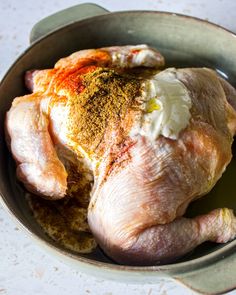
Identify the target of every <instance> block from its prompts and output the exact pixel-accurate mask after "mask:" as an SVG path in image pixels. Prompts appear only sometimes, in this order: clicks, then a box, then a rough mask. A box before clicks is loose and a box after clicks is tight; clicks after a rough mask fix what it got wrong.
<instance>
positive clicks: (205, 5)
mask: <svg viewBox="0 0 236 295" xmlns="http://www.w3.org/2000/svg"><path fill="white" fill-rule="evenodd" d="M83 2H84V1H78V0H77V1H76V0H50V1H49V0H48V1H38V0H21V1H18V0H5V1H4V0H1V1H0V79H1V78H2V76H3V75H4V73H5V72H6V70H7V69H8V67H9V66H10V65H11V63H13V61H14V60H15V59H16V57H17V56H18V55H19V54H20V53H21V52H22V51H23V50H24V49H25V48H26V47H27V46H28V37H29V33H30V30H31V28H32V26H33V25H34V24H35V23H36V22H37V21H39V20H40V19H42V18H43V17H45V16H48V15H50V14H52V13H54V12H56V11H59V10H61V9H63V8H66V7H69V6H72V5H76V4H79V3H83ZM88 2H94V3H97V4H99V5H101V6H103V7H104V8H107V9H108V10H110V11H117V10H134V9H139V10H164V11H171V12H178V13H183V14H187V15H193V16H197V17H200V18H203V19H207V20H209V21H212V22H215V23H217V24H220V25H222V26H224V27H226V28H228V29H230V30H232V31H234V32H236V1H234V0H221V1H220V0H214V1H213V0H212V1H209V0H208V1H204V0H189V1H187V0H184V1H183V0H182V1H173V0H159V1H154V0H146V1H145V0H132V1H131V0H129V1H128V0H119V1H116V0H97V1H88ZM216 283H217V282H216ZM5 294H8V295H21V294H22V295H23V294H24V295H33V294H34V295H39V294H40V295H54V294H58V295H67V294H70V295H78V294H79V295H82V294H86V295H89V294H102V295H120V294H122V295H144V294H145V295H154V294H158V295H167V294H168V295H178V294H181V295H190V294H195V293H194V292H193V291H190V290H189V289H186V288H185V287H182V286H180V285H178V284H177V283H176V282H174V281H171V280H167V279H160V280H159V283H156V284H155V285H150V284H145V285H133V284H124V283H116V282H111V281H106V280H101V279H98V278H96V277H92V276H89V275H86V274H83V273H80V272H78V271H75V270H73V269H71V268H70V267H68V266H67V265H64V264H62V263H60V262H58V261H57V260H55V258H53V257H51V256H49V255H48V254H47V253H45V252H42V250H41V249H40V248H39V247H38V246H36V245H34V243H33V242H32V240H31V239H30V238H29V237H28V236H27V235H26V234H25V232H22V231H21V230H19V228H18V227H17V226H16V225H15V224H14V222H13V221H12V220H11V218H10V216H9V215H8V214H7V213H6V212H5V211H4V210H3V208H2V207H1V206H0V295H5ZM230 294H236V291H232V292H231V293H230Z"/></svg>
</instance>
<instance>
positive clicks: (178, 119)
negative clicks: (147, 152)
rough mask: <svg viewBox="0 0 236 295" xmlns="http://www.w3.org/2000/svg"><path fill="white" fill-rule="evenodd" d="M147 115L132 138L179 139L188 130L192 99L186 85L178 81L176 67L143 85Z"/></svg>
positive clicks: (136, 128) (134, 130) (135, 128)
mask: <svg viewBox="0 0 236 295" xmlns="http://www.w3.org/2000/svg"><path fill="white" fill-rule="evenodd" d="M143 97H144V101H145V102H144V104H145V106H144V107H143V108H144V113H143V116H142V118H141V122H139V126H137V125H136V126H134V128H133V129H132V131H131V134H130V135H131V136H132V137H133V136H136V135H138V134H141V135H143V136H145V137H148V138H149V139H151V140H155V139H157V138H158V136H160V135H163V136H165V137H167V138H171V139H177V138H178V135H179V132H180V131H181V130H183V129H184V128H186V127H187V125H188V123H189V120H190V117H191V114H190V109H191V106H192V101H191V98H190V96H189V94H188V90H187V89H186V87H185V85H184V84H183V83H181V82H180V81H179V80H178V79H177V78H176V70H175V69H174V68H170V69H167V70H165V71H162V72H160V73H158V74H156V75H155V76H153V77H152V79H150V80H148V81H145V82H144V84H143Z"/></svg>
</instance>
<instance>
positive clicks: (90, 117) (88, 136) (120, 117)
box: [6, 45, 236, 265]
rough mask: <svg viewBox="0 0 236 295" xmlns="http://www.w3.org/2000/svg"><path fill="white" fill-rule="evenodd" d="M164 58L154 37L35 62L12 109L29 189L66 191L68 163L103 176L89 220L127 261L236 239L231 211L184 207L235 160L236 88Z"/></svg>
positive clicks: (13, 142) (150, 261)
mask: <svg viewBox="0 0 236 295" xmlns="http://www.w3.org/2000/svg"><path fill="white" fill-rule="evenodd" d="M163 66H164V58H163V57H162V55H161V54H160V53H159V52H158V51H157V50H155V49H152V48H150V47H148V46H146V45H137V46H121V47H108V48H101V49H94V50H82V51H79V52H76V53H74V54H72V55H71V56H69V57H66V58H63V59H61V60H59V61H58V62H57V63H56V65H55V67H54V68H53V69H49V70H34V71H29V72H27V74H26V85H27V87H28V89H30V90H31V91H32V94H29V95H26V96H23V97H18V98H15V100H14V101H13V103H12V107H11V109H10V110H9V112H8V113H7V116H6V135H7V136H6V137H7V141H8V144H9V146H10V149H11V152H12V154H13V157H14V158H15V160H16V164H17V176H18V178H19V179H20V180H21V181H22V182H23V183H24V185H25V187H26V188H27V189H28V190H29V191H31V192H34V193H36V194H38V195H40V196H42V197H44V198H47V199H51V200H55V199H60V198H63V197H65V196H66V195H67V190H68V186H69V184H68V165H66V163H67V161H71V162H73V163H80V164H82V165H83V167H84V169H85V171H87V173H88V175H90V181H92V182H93V188H92V191H91V200H90V204H89V207H88V222H89V226H90V229H91V231H92V233H93V235H94V237H95V239H96V240H97V242H98V244H99V245H100V246H101V248H102V249H103V250H104V252H105V253H106V254H107V255H108V256H109V257H111V258H112V259H114V260H115V261H116V262H118V263H122V264H131V265H156V264H160V263H168V262H171V261H174V260H175V259H177V258H178V257H181V256H183V255H184V254H186V253H188V252H189V251H191V250H193V249H194V248H195V247H196V246H197V245H199V244H201V243H203V242H204V241H213V242H217V243H225V242H228V241H230V240H232V239H234V238H235V237H236V218H235V216H234V214H233V211H232V210H230V209H227V208H222V209H220V208H218V209H215V210H213V211H212V212H209V213H208V214H206V215H201V216H198V217H196V218H193V219H189V218H185V217H183V215H184V214H185V212H186V209H187V207H188V205H189V204H190V202H192V201H193V200H195V199H197V198H199V197H201V196H203V195H205V194H206V193H208V192H209V191H210V190H211V189H212V187H213V186H214V185H215V184H216V182H217V181H218V180H219V178H220V177H221V175H222V173H223V172H224V170H225V169H226V166H227V165H228V164H229V162H230V160H231V158H232V153H231V146H232V142H233V136H234V134H235V132H236V110H235V107H236V91H235V89H234V88H233V87H232V86H231V85H230V84H229V83H228V82H226V81H225V80H223V79H221V78H220V77H219V76H218V75H217V74H216V73H215V72H214V71H213V70H210V69H207V68H186V69H175V68H169V69H165V70H163V71H161V69H162V68H163ZM68 155H69V156H68ZM68 159H69V160H68Z"/></svg>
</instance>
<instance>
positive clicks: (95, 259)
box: [0, 4, 236, 294]
mask: <svg viewBox="0 0 236 295" xmlns="http://www.w3.org/2000/svg"><path fill="white" fill-rule="evenodd" d="M30 42H31V45H30V46H29V48H28V49H27V50H26V51H25V52H24V53H23V54H22V55H21V56H20V57H19V58H18V59H17V60H16V61H15V63H14V64H13V65H12V67H11V68H10V69H9V71H8V72H7V74H6V75H5V77H4V78H3V80H2V82H1V84H0V192H1V198H0V199H1V203H2V204H3V206H4V207H5V208H6V209H7V210H8V211H9V212H10V213H11V215H12V216H13V217H14V219H15V220H17V221H18V222H19V223H20V224H21V226H22V228H23V229H24V230H26V231H27V232H28V233H29V234H30V236H31V237H32V238H33V239H34V241H35V242H37V243H38V244H39V245H40V246H41V247H44V248H45V249H46V251H47V252H50V253H51V254H52V255H54V256H56V257H59V258H60V260H62V261H67V262H68V263H69V264H70V265H73V267H76V268H78V269H79V270H82V271H85V272H88V273H90V274H94V275H96V276H102V277H103V278H109V279H116V280H119V281H128V282H139V283H144V282H145V283H155V282H156V281H157V279H158V277H159V276H168V277H171V278H173V279H175V280H177V281H180V282H182V283H183V284H185V285H186V286H188V287H190V288H192V289H194V290H196V291H198V292H200V293H204V294H205V293H207V294H219V293H222V292H224V291H227V290H231V289H233V288H235V286H236V253H235V252H236V251H235V250H236V241H232V242H230V243H228V244H224V245H219V244H214V243H205V244H203V245H201V246H199V247H198V248H196V249H195V250H194V251H193V252H192V253H190V254H189V255H187V256H185V257H184V258H182V259H181V260H179V261H177V262H175V263H173V264H168V265H162V266H153V267H133V266H122V265H118V264H115V263H113V262H112V261H110V260H109V259H108V258H107V257H105V256H104V255H103V254H102V252H101V251H99V250H97V251H95V252H94V253H93V254H89V255H78V254H75V253H73V252H71V251H69V250H65V249H63V248H61V247H60V246H58V245H57V244H56V243H55V242H53V241H52V240H51V239H50V238H48V237H47V236H46V235H45V234H44V232H43V231H42V230H41V228H40V227H39V226H38V224H37V223H36V222H35V220H34V219H33V217H32V215H31V213H30V210H29V207H28V205H27V202H26V200H25V198H24V193H25V191H24V189H22V186H20V185H19V184H18V182H17V181H16V178H15V165H14V161H13V160H12V158H11V155H10V154H9V152H8V150H7V147H6V144H5V140H4V117H5V114H6V111H7V110H8V109H9V108H10V106H11V102H12V100H13V99H14V98H15V97H16V96H20V95H23V94H25V92H26V89H25V87H24V83H23V76H24V73H25V71H26V70H28V69H33V68H48V67H52V66H53V64H54V63H55V62H56V61H57V60H58V59H59V58H61V57H64V56H67V55H69V54H70V53H72V52H74V51H78V50H80V49H85V48H97V47H104V46H111V45H127V44H143V43H146V44H148V45H150V46H153V47H156V48H157V49H158V50H160V52H161V53H162V54H163V55H164V56H165V58H166V61H167V66H175V67H186V66H188V67H189V66H193V67H202V66H205V67H210V68H213V69H215V70H216V71H218V73H219V74H220V75H222V76H223V77H224V78H226V79H228V80H229V82H230V83H232V84H233V85H235V86H236V36H235V35H234V34H233V33H231V32H229V31H227V30H225V29H223V28H221V27H219V26H216V25H214V24H211V23H209V22H206V21H203V20H200V19H196V18H192V17H187V16H183V15H177V14H172V13H166V12H156V11H128V12H115V13H109V12H108V11H107V10H105V9H103V8H101V7H99V6H96V5H94V4H83V5H79V6H76V7H72V8H70V9H67V10H65V11H62V12H59V13H57V14H55V15H52V16H50V17H48V18H46V19H44V20H42V21H41V22H39V23H38V24H36V25H35V27H34V28H33V30H32V32H31V36H30ZM233 150H234V148H233ZM235 179H236V163H235V159H233V161H232V163H231V164H230V165H229V167H228V168H227V170H226V172H225V173H224V175H223V177H222V178H221V180H220V181H219V182H218V183H217V185H216V186H215V188H214V189H213V190H212V192H211V193H210V194H209V195H208V196H205V197H204V198H202V199H201V200H199V201H196V202H195V203H193V204H192V205H191V206H190V208H189V209H188V212H187V214H188V215H189V216H194V215H196V214H200V213H205V212H208V211H209V210H210V209H212V208H217V207H224V206H226V207H229V208H233V209H236V197H235V190H234V183H235Z"/></svg>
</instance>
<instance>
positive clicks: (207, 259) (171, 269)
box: [0, 10, 236, 274]
mask: <svg viewBox="0 0 236 295" xmlns="http://www.w3.org/2000/svg"><path fill="white" fill-rule="evenodd" d="M131 14H153V15H159V16H167V17H170V18H173V19H174V18H178V19H182V20H187V21H190V22H191V21H192V22H194V23H196V24H202V25H203V26H206V27H210V28H212V29H214V30H221V31H222V32H223V33H225V34H226V35H227V36H231V37H233V38H235V42H236V33H233V32H232V31H230V30H228V29H226V28H224V27H222V26H220V25H218V24H215V23H213V22H210V21H208V20H204V19H201V18H198V17H194V16H188V15H185V14H180V13H175V12H167V11H153V10H129V11H116V12H108V13H106V14H102V15H97V16H92V17H88V18H86V19H83V20H77V21H74V22H71V23H69V24H66V25H63V26H61V27H59V28H57V29H56V30H54V31H52V32H49V33H48V34H46V35H44V36H42V37H40V38H39V39H37V40H36V41H35V42H33V43H32V44H30V45H29V46H28V47H27V48H26V49H25V50H23V52H22V53H21V54H20V55H19V56H18V57H17V58H16V59H15V60H14V62H13V63H12V65H11V66H10V67H9V68H8V70H7V71H6V73H5V75H4V76H3V78H2V79H1V81H0V88H1V87H2V85H3V84H4V82H5V80H6V79H7V77H8V75H9V74H10V73H11V71H12V70H14V67H15V65H16V64H17V63H18V62H20V60H21V59H22V58H23V57H24V56H25V55H26V54H27V53H28V52H29V51H30V50H31V49H32V48H33V47H34V46H37V44H39V43H40V42H41V41H42V40H44V39H46V38H48V37H50V36H51V35H54V34H57V33H58V32H60V31H63V30H66V29H68V28H69V27H70V26H73V25H75V24H77V23H86V22H94V21H96V20H98V19H102V18H107V17H111V16H112V15H116V16H119V15H131ZM0 103H1V102H0ZM0 204H1V205H2V206H3V208H4V209H5V210H6V211H7V212H8V213H9V214H10V216H11V217H12V219H13V220H14V222H15V223H17V224H18V225H19V227H20V228H22V229H23V231H25V232H26V233H27V235H28V236H29V237H30V238H32V239H33V240H34V241H35V242H37V243H38V244H40V245H41V246H46V248H48V249H50V250H53V252H54V253H55V254H57V256H58V255H60V254H61V255H62V256H67V257H69V258H71V259H72V260H74V261H76V262H78V263H80V264H81V265H90V266H92V267H95V268H99V269H100V268H101V267H102V268H103V269H107V270H114V271H119V272H123V271H128V272H133V273H134V272H136V273H137V272H138V273H139V272H145V273H147V272H148V273H153V272H162V273H167V274H168V273H169V274H175V273H179V272H181V273H185V272H188V271H190V270H191V271H192V270H193V266H194V270H197V269H199V268H202V267H204V266H206V264H207V265H210V264H212V263H214V262H216V261H218V260H220V259H223V258H224V257H226V256H229V255H232V253H233V252H234V250H235V249H236V240H234V241H231V242H229V243H227V244H225V246H223V247H221V248H220V249H217V250H215V251H213V252H211V253H209V254H206V255H203V256H201V257H198V258H194V259H191V260H188V261H184V262H176V263H172V264H164V265H157V266H130V265H119V264H115V263H114V264H112V263H108V262H101V261H97V260H93V259H91V258H86V257H83V256H79V254H73V253H71V252H68V251H67V250H66V249H65V250H64V249H61V248H58V247H57V246H56V245H54V244H52V243H53V241H52V243H50V242H48V241H46V240H45V239H43V238H41V237H39V236H38V235H37V234H35V233H34V232H33V231H31V229H30V228H29V227H27V226H26V225H25V224H24V221H23V220H22V218H21V217H17V216H16V214H15V213H14V209H13V208H12V207H11V206H10V205H9V204H8V201H7V198H6V197H5V195H4V194H3V193H2V191H1V187H0Z"/></svg>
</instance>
